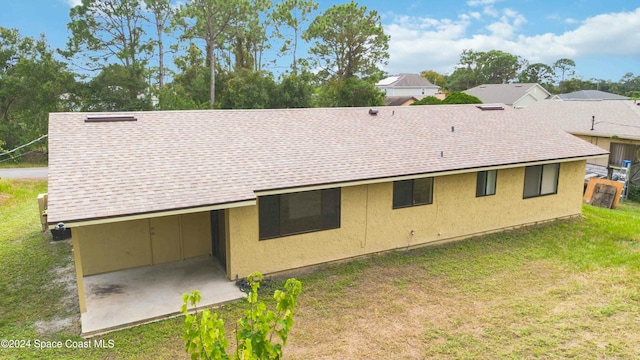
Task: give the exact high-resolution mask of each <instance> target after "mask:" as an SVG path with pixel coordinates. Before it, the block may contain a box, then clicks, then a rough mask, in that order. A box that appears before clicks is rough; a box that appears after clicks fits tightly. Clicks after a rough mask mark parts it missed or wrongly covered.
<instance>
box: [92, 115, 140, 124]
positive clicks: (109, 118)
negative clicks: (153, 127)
mask: <svg viewBox="0 0 640 360" xmlns="http://www.w3.org/2000/svg"><path fill="white" fill-rule="evenodd" d="M121 121H138V119H136V117H135V116H133V115H124V114H121V115H87V117H86V119H84V122H86V123H92V122H121Z"/></svg>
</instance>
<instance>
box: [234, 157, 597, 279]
mask: <svg viewBox="0 0 640 360" xmlns="http://www.w3.org/2000/svg"><path fill="white" fill-rule="evenodd" d="M585 163H586V162H585V161H575V162H568V163H562V164H561V166H560V176H559V181H558V193H557V194H555V195H548V196H541V197H537V198H530V199H523V198H522V194H523V186H524V168H514V169H503V170H499V171H498V177H497V191H496V195H493V196H486V197H479V198H477V197H476V194H475V189H476V173H467V174H458V175H449V176H441V177H437V178H436V179H435V182H434V198H433V204H431V205H424V206H416V207H410V208H403V209H395V210H394V209H392V197H393V183H391V182H389V183H380V184H371V185H360V186H353V187H345V188H343V189H342V207H341V226H340V228H339V229H332V230H325V231H318V232H312V233H306V234H301V235H292V236H285V237H280V238H275V239H270V240H263V241H260V240H259V239H258V207H257V206H249V207H242V208H234V209H229V210H228V239H227V241H228V245H229V246H228V248H227V249H228V254H229V256H228V258H227V275H228V276H229V278H231V279H233V278H235V276H236V274H237V275H238V276H239V277H244V276H246V275H248V274H249V273H251V272H252V271H255V270H259V271H261V272H263V273H265V274H268V273H276V272H280V271H286V270H290V269H295V268H299V267H304V266H309V265H315V264H320V263H324V262H330V261H335V260H340V259H345V258H350V257H355V256H360V255H365V254H370V253H375V252H380V251H386V250H392V249H397V248H403V247H407V246H420V245H425V244H429V243H434V242H441V241H448V240H455V239H460V238H464V237H469V236H473V235H476V234H481V233H485V232H492V231H498V230H501V229H506V228H512V227H517V226H521V225H525V224H532V223H536V222H542V221H548V220H552V219H556V218H563V217H567V216H573V215H577V214H580V212H581V207H582V189H583V182H584V180H583V179H584V170H585ZM411 230H413V231H414V235H413V236H412V235H411Z"/></svg>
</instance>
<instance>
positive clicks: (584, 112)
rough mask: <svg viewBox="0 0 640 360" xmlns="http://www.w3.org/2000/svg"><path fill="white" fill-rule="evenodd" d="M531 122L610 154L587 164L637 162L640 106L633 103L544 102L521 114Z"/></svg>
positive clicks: (625, 101)
mask: <svg viewBox="0 0 640 360" xmlns="http://www.w3.org/2000/svg"><path fill="white" fill-rule="evenodd" d="M522 111H523V112H524V113H526V114H527V115H528V117H529V119H530V120H532V121H541V122H543V123H546V124H547V125H546V126H550V127H551V126H555V127H557V128H558V129H561V130H564V131H567V132H569V133H570V134H573V135H575V136H577V137H579V138H581V139H583V140H586V141H588V142H590V143H592V144H594V145H597V146H599V147H600V148H602V149H604V150H606V151H608V152H610V155H609V157H604V158H592V159H590V160H589V163H592V164H595V165H600V166H605V167H611V166H613V167H620V166H622V163H623V161H624V160H629V161H631V162H635V161H638V160H640V158H639V156H638V155H639V153H640V105H639V104H638V103H636V102H635V101H632V100H602V101H589V100H583V101H560V100H546V101H540V102H538V103H536V104H535V105H532V106H530V107H527V108H526V109H524V110H522Z"/></svg>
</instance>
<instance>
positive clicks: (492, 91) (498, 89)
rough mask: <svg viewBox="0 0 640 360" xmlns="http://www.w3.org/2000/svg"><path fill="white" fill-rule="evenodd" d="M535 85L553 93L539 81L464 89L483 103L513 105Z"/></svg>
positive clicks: (485, 85) (484, 85) (548, 94)
mask: <svg viewBox="0 0 640 360" xmlns="http://www.w3.org/2000/svg"><path fill="white" fill-rule="evenodd" d="M534 87H539V88H540V89H542V91H544V92H545V93H546V94H547V96H550V95H551V94H550V93H549V92H548V91H547V90H545V88H543V87H542V86H540V85H539V84H538V83H516V84H483V85H478V86H476V87H474V88H471V89H467V90H465V91H463V93H465V94H469V95H472V96H475V97H477V98H478V99H480V100H482V102H483V103H485V104H489V103H501V104H506V105H510V106H511V105H513V104H515V103H516V102H517V101H518V100H520V99H521V98H522V97H524V96H525V95H527V93H528V92H529V91H531V90H532V89H533V88H534Z"/></svg>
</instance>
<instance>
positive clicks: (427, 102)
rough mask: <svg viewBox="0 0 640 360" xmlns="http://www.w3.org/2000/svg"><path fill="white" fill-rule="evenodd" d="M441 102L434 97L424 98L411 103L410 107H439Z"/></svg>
mask: <svg viewBox="0 0 640 360" xmlns="http://www.w3.org/2000/svg"><path fill="white" fill-rule="evenodd" d="M440 104H442V100H440V99H438V98H437V97H435V96H425V97H423V98H422V99H420V100H418V101H416V102H414V103H412V104H411V105H440Z"/></svg>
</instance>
